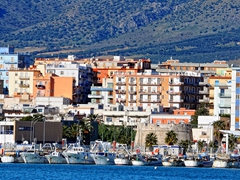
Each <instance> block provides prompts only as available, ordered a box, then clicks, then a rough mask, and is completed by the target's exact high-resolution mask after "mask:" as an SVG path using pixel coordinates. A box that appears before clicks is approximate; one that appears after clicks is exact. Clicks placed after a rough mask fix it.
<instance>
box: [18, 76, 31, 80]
mask: <svg viewBox="0 0 240 180" xmlns="http://www.w3.org/2000/svg"><path fill="white" fill-rule="evenodd" d="M19 79H30V77H29V76H19Z"/></svg>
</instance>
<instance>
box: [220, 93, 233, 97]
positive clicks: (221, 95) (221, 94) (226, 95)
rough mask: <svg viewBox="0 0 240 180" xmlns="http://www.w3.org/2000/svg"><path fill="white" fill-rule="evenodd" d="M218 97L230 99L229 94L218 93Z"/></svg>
mask: <svg viewBox="0 0 240 180" xmlns="http://www.w3.org/2000/svg"><path fill="white" fill-rule="evenodd" d="M219 97H221V98H230V97H231V94H227V93H219Z"/></svg>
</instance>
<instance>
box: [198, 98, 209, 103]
mask: <svg viewBox="0 0 240 180" xmlns="http://www.w3.org/2000/svg"><path fill="white" fill-rule="evenodd" d="M199 102H200V103H209V99H199Z"/></svg>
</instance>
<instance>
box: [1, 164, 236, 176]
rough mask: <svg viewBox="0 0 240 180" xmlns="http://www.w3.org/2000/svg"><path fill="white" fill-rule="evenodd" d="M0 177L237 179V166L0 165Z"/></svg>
mask: <svg viewBox="0 0 240 180" xmlns="http://www.w3.org/2000/svg"><path fill="white" fill-rule="evenodd" d="M0 171H1V175H0V179H3V180H8V179H13V180H35V179H41V180H45V179H50V180H55V179H58V180H59V179H63V180H75V179H83V180H100V179H101V180H115V179H116V180H142V179H143V180H155V179H163V180H168V179H171V180H180V179H184V180H185V179H186V180H203V179H204V180H209V179H211V180H232V179H233V180H236V179H239V178H240V169H228V168H224V169H217V168H187V167H163V166H157V167H154V166H113V165H112V166H110V165H109V166H100V165H68V164H62V165H58V164H17V163H16V164H14V163H13V164H3V163H1V164H0Z"/></svg>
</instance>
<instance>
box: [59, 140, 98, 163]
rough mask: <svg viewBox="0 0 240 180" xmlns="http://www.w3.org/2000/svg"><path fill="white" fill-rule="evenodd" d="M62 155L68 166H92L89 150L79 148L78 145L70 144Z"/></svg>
mask: <svg viewBox="0 0 240 180" xmlns="http://www.w3.org/2000/svg"><path fill="white" fill-rule="evenodd" d="M62 155H63V156H64V157H65V159H66V161H67V163H68V164H94V160H93V158H92V157H91V153H90V151H89V149H88V148H86V147H85V146H81V145H80V144H79V143H77V144H70V145H69V147H68V148H67V149H66V150H65V151H63V153H62Z"/></svg>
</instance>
